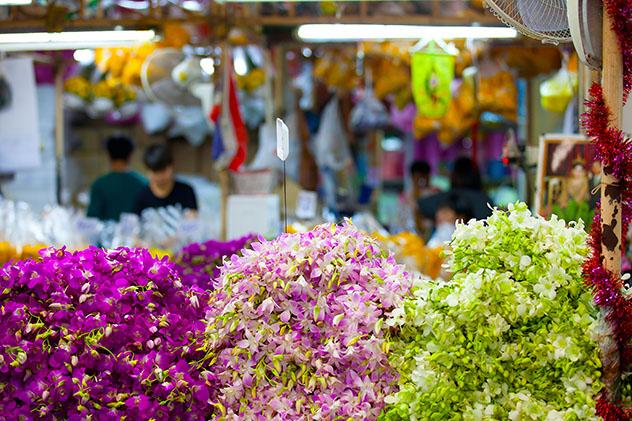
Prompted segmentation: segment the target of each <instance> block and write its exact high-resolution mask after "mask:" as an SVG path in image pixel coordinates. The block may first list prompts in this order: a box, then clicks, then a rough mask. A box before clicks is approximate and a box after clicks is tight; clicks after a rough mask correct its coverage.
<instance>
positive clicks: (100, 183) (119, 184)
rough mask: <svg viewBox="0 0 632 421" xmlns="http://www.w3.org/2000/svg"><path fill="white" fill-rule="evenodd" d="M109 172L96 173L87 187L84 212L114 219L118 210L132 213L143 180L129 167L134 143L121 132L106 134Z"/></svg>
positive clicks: (101, 217)
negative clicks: (115, 134)
mask: <svg viewBox="0 0 632 421" xmlns="http://www.w3.org/2000/svg"><path fill="white" fill-rule="evenodd" d="M106 145H107V150H108V154H109V156H110V172H109V173H107V174H105V175H103V176H101V177H99V178H98V179H97V180H96V181H95V182H94V183H93V184H92V187H91V189H90V205H89V206H88V213H87V214H88V216H89V217H92V218H98V219H100V220H102V221H118V220H119V217H120V216H121V214H122V213H133V212H134V206H135V204H136V198H137V197H138V195H139V193H140V192H141V191H142V190H143V189H144V188H145V187H146V186H147V180H146V179H145V178H144V177H143V176H142V175H140V174H138V173H137V172H135V171H132V170H130V167H129V163H130V159H131V157H132V153H133V152H134V143H133V142H132V140H131V139H130V138H129V137H127V136H124V135H117V136H111V137H109V138H108V140H107V142H106Z"/></svg>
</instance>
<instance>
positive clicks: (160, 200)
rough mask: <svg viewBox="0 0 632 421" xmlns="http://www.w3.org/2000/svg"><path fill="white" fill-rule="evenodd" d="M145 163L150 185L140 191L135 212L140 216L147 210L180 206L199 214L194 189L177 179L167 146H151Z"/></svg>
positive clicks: (146, 153) (171, 156) (146, 154)
mask: <svg viewBox="0 0 632 421" xmlns="http://www.w3.org/2000/svg"><path fill="white" fill-rule="evenodd" d="M144 161H145V166H146V167H147V169H148V170H149V185H148V186H146V187H145V188H144V189H143V190H141V191H140V193H139V195H138V198H137V200H136V208H135V211H136V213H137V214H138V215H140V214H141V213H142V212H143V211H144V210H145V209H149V208H164V207H167V206H179V207H181V208H182V209H183V210H188V211H193V212H194V213H195V212H197V209H198V206H197V200H196V198H195V193H194V191H193V188H191V186H189V185H188V184H185V183H182V182H180V181H177V180H176V179H175V176H174V168H173V155H171V151H170V150H169V148H168V147H167V146H166V145H161V144H156V145H152V146H150V147H149V148H148V149H147V151H146V152H145V157H144Z"/></svg>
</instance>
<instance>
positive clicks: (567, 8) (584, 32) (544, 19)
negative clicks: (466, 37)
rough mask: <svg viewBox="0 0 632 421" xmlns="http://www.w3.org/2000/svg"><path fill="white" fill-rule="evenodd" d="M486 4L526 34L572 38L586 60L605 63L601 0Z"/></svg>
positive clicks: (554, 39) (551, 40) (493, 1)
mask: <svg viewBox="0 0 632 421" xmlns="http://www.w3.org/2000/svg"><path fill="white" fill-rule="evenodd" d="M485 4H486V5H487V6H488V7H489V8H490V9H491V11H492V13H494V14H495V15H496V16H498V18H499V19H500V20H501V21H503V22H504V23H506V24H507V25H509V26H512V27H514V28H516V29H517V30H518V31H520V32H521V33H523V34H524V35H527V36H529V37H532V38H535V39H539V40H541V41H542V42H546V43H552V44H559V43H561V42H570V41H572V42H573V45H574V46H575V49H576V50H577V53H578V55H579V58H580V60H581V61H582V62H584V63H586V64H587V65H589V66H591V67H593V68H598V67H600V66H601V49H602V44H601V25H602V21H601V20H602V13H603V12H602V5H601V1H600V0H486V2H485Z"/></svg>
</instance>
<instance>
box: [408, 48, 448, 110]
mask: <svg viewBox="0 0 632 421" xmlns="http://www.w3.org/2000/svg"><path fill="white" fill-rule="evenodd" d="M454 64H455V56H454V54H453V53H452V52H451V51H448V50H447V49H446V48H444V47H442V46H441V45H439V44H438V43H437V42H436V41H430V42H428V43H427V44H426V45H425V46H424V47H423V48H421V49H418V50H417V51H415V52H414V53H413V56H412V59H411V75H412V87H413V98H414V99H415V103H416V104H417V109H418V112H419V115H421V116H422V117H427V118H433V119H436V118H440V117H443V116H444V115H445V113H446V112H447V111H448V105H449V104H450V101H451V99H452V92H451V89H450V87H451V84H452V81H453V80H454Z"/></svg>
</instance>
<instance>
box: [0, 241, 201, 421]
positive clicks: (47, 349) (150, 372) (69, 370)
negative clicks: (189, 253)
mask: <svg viewBox="0 0 632 421" xmlns="http://www.w3.org/2000/svg"><path fill="white" fill-rule="evenodd" d="M207 302H208V296H207V294H206V293H205V292H204V291H201V290H199V289H196V288H191V289H189V288H185V287H182V285H181V283H180V281H179V279H178V277H177V274H176V272H175V270H174V267H173V265H172V264H171V263H169V262H168V260H167V259H163V260H157V259H155V258H153V257H152V256H151V255H150V254H149V252H148V251H146V250H130V249H117V250H113V251H103V250H101V249H97V248H89V249H86V250H84V251H80V252H76V253H70V252H67V251H66V250H64V249H61V250H55V249H48V250H45V251H43V252H42V255H41V258H40V259H39V260H37V261H33V260H27V261H21V262H18V263H16V264H14V265H7V266H5V267H4V268H3V269H2V271H0V326H2V327H3V328H2V329H1V330H0V414H2V415H7V414H10V418H12V419H33V418H34V417H35V418H44V419H68V420H79V419H88V418H91V419H95V420H110V419H120V418H122V417H127V418H128V419H138V420H147V419H152V418H153V419H166V418H168V417H180V419H185V418H186V419H205V418H208V417H210V416H212V413H213V408H212V407H211V406H209V404H208V400H209V389H208V387H207V385H206V379H205V378H204V375H203V373H201V372H199V371H195V370H192V369H191V368H192V364H193V363H194V362H195V360H196V358H197V356H196V355H197V354H196V351H195V350H196V349H197V348H198V346H197V345H196V343H195V342H196V340H197V338H200V337H203V334H204V329H205V323H204V322H203V319H204V314H205V311H206V310H205V307H206V303H207ZM0 417H1V416H0Z"/></svg>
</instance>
